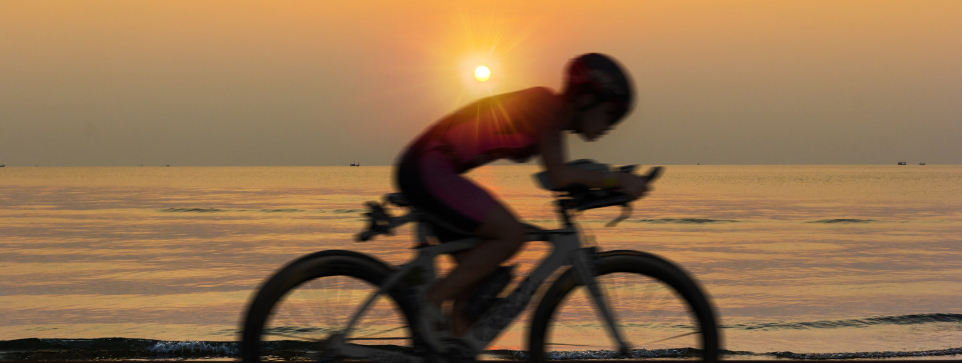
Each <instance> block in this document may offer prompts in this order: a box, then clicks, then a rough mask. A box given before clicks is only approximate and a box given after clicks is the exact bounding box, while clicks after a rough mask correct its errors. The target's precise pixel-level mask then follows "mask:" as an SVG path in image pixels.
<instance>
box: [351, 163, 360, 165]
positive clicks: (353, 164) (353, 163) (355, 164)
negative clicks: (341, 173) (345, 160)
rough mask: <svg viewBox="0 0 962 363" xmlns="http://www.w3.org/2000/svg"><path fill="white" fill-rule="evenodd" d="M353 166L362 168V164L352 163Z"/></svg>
mask: <svg viewBox="0 0 962 363" xmlns="http://www.w3.org/2000/svg"><path fill="white" fill-rule="evenodd" d="M351 166H361V163H351Z"/></svg>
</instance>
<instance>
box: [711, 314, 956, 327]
mask: <svg viewBox="0 0 962 363" xmlns="http://www.w3.org/2000/svg"><path fill="white" fill-rule="evenodd" d="M929 323H962V314H910V315H893V316H876V317H871V318H864V319H841V320H818V321H805V322H785V323H760V324H733V325H726V326H723V328H726V329H737V330H782V329H788V330H802V329H833V328H851V327H855V328H864V327H870V326H876V325H917V324H929Z"/></svg>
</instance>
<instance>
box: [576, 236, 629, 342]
mask: <svg viewBox="0 0 962 363" xmlns="http://www.w3.org/2000/svg"><path fill="white" fill-rule="evenodd" d="M569 258H570V262H571V269H572V270H573V271H574V274H575V279H577V281H578V283H579V284H581V285H583V286H586V287H587V288H588V292H590V293H591V299H592V300H593V301H594V303H595V309H596V311H597V312H598V313H599V314H601V316H602V317H604V319H605V325H606V327H607V328H608V334H609V335H610V336H611V339H613V340H615V341H616V342H618V352H619V353H621V354H623V355H624V354H628V343H627V342H625V339H624V338H623V337H622V333H621V330H620V329H619V327H618V326H617V325H615V316H614V313H613V312H612V311H611V309H609V308H608V303H607V301H606V299H605V295H604V293H603V292H602V291H601V288H600V287H598V282H597V281H596V280H595V276H597V271H596V269H595V261H596V259H597V255H596V252H595V248H594V247H585V248H580V249H578V250H576V251H573V252H571V254H570V255H569Z"/></svg>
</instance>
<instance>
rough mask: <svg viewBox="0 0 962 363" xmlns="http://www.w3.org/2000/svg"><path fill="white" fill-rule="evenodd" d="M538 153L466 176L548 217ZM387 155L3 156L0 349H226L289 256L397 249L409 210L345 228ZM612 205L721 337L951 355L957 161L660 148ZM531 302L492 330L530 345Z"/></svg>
mask: <svg viewBox="0 0 962 363" xmlns="http://www.w3.org/2000/svg"><path fill="white" fill-rule="evenodd" d="M643 169H644V168H642V170H643ZM537 170H538V169H537V167H536V166H527V165H518V166H506V165H499V166H487V167H482V168H479V169H477V170H475V171H472V172H471V173H470V174H469V177H471V178H472V179H474V180H476V181H478V182H479V183H480V184H483V185H485V186H486V187H487V188H488V189H489V190H490V191H491V192H492V193H495V194H496V195H498V196H499V197H500V198H501V199H502V200H505V201H507V203H508V205H509V206H510V207H511V208H512V209H513V210H514V211H515V212H516V214H517V215H519V216H520V217H521V218H522V219H524V220H525V221H527V222H531V223H534V224H537V225H540V226H542V227H545V228H555V227H556V226H557V225H558V224H557V221H556V220H555V215H554V212H553V209H552V206H551V200H552V195H551V193H549V192H546V191H544V190H541V189H538V188H537V187H536V185H535V184H534V183H533V182H532V179H531V174H532V173H534V172H536V171H537ZM390 174H391V167H386V166H385V167H379V166H364V167H112V168H94V167H89V168H88V167H75V168H53V167H51V168H44V167H34V168H25V167H7V168H2V169H0V358H3V357H4V354H8V355H7V356H6V357H7V358H11V357H13V358H16V357H17V356H15V355H10V354H13V353H11V352H24V351H30V350H31V349H50V347H68V348H63V349H66V350H70V349H73V350H74V351H83V350H84V349H88V350H89V349H101V348H91V347H94V346H102V345H107V346H109V345H110V344H121V343H117V342H122V344H121V345H123V346H126V347H131V346H138V347H140V348H137V349H140V350H139V351H141V352H154V353H157V354H165V357H173V358H188V357H193V356H194V355H192V354H195V353H188V351H193V349H197V352H207V353H198V354H201V355H205V356H224V357H229V356H232V354H236V344H232V343H230V342H232V341H236V340H237V338H238V330H239V325H240V322H241V320H242V318H241V315H242V313H243V311H244V308H245V306H246V303H247V301H248V300H249V299H250V298H251V297H252V294H253V293H254V291H255V289H256V288H257V287H258V285H259V284H261V283H262V282H263V281H264V280H265V279H266V278H267V277H268V276H270V275H271V273H273V272H274V271H276V270H277V269H279V268H280V267H282V266H283V265H284V264H285V263H287V262H289V261H291V260H293V259H295V258H297V257H299V256H302V255H305V254H308V253H311V252H316V251H321V250H328V249H351V250H356V251H361V252H364V253H368V254H371V255H374V256H376V257H378V258H380V259H382V260H384V261H387V262H389V263H393V264H401V263H403V262H404V261H406V260H408V259H410V258H411V257H412V256H413V252H412V250H411V247H412V245H413V243H412V240H411V232H410V228H409V227H407V226H405V227H402V228H401V229H400V230H399V231H398V233H397V234H395V235H394V236H381V237H378V238H376V239H375V240H373V241H370V242H365V243H355V242H354V241H353V235H354V234H355V233H357V232H359V231H360V230H361V229H362V227H363V221H362V219H361V216H360V213H362V212H363V209H362V208H363V203H364V202H365V201H370V200H378V199H380V196H381V195H383V194H385V193H388V192H390V191H392V185H391V178H390ZM619 212H620V210H619V209H618V208H606V209H597V210H591V211H588V212H585V213H584V214H583V215H582V216H581V217H580V218H579V224H580V225H581V226H582V227H583V228H584V230H585V232H587V233H588V234H589V235H592V236H594V239H595V241H596V244H597V245H598V246H599V248H600V249H602V250H615V249H634V250H641V251H646V252H650V253H654V254H657V255H660V256H662V257H664V258H667V259H669V260H671V261H674V262H675V263H677V264H679V265H681V266H682V267H683V268H685V269H686V270H687V271H689V272H690V273H691V274H692V275H693V276H695V277H696V279H697V280H698V281H699V282H700V283H701V284H702V286H703V287H704V288H705V289H706V290H707V292H708V294H709V295H710V296H711V297H712V301H713V302H714V304H715V306H716V307H717V312H718V315H719V320H720V323H721V325H722V328H723V329H722V330H723V334H724V335H723V336H724V342H723V347H724V349H726V350H728V351H730V352H737V353H731V354H733V355H731V356H736V355H737V356H741V357H767V358H771V357H786V358H812V357H815V358H826V357H841V358H856V357H873V356H874V357H883V356H938V357H942V358H946V357H956V358H958V357H960V354H962V303H960V301H962V264H960V263H959V261H962V166H958V165H925V166H921V165H905V166H897V165H884V166H879V165H832V166H720V165H697V166H693V165H677V166H666V167H665V173H664V175H663V177H662V179H660V180H658V181H657V182H656V183H655V185H654V190H653V191H652V192H651V193H650V195H649V196H648V197H646V198H645V199H643V200H640V201H638V202H637V203H635V208H634V212H633V214H632V216H631V217H630V218H629V219H627V220H625V221H624V222H622V223H621V224H619V225H618V226H616V227H611V228H609V227H605V223H606V222H607V221H609V220H611V219H613V218H615V217H616V216H617V215H618V214H619ZM545 251H546V249H545V245H544V244H542V243H530V244H528V245H527V246H526V247H525V248H524V249H523V251H522V253H520V254H519V255H517V256H516V257H514V258H513V260H512V261H511V262H509V263H512V264H518V266H519V269H520V270H521V271H522V272H523V271H527V270H526V268H525V267H526V266H531V265H532V264H533V263H534V262H535V261H537V260H538V258H540V256H541V255H542V254H544V253H545ZM528 319H529V316H528V315H525V316H523V317H520V318H519V319H518V321H516V323H515V324H513V325H512V326H511V327H510V328H509V330H508V331H507V332H506V333H505V334H503V335H502V337H501V338H499V340H498V341H496V342H494V343H493V344H492V348H494V349H502V350H507V351H515V350H524V349H525V347H524V342H525V334H526V333H525V330H524V326H525V323H526V322H527V321H528ZM108 338H109V339H108ZM37 347H40V348H37ZM42 347H47V348H42ZM69 347H74V348H69ZM85 347H86V348H85ZM205 347H206V348H205ZM188 348H189V349H188ZM151 349H153V350H151ZM178 349H179V350H178ZM205 349H206V350H205ZM5 352H6V353H5ZM178 352H179V353H178ZM98 354H99V353H98ZM145 354H148V355H150V354H152V353H145ZM94 355H97V354H94ZM97 356H99V355H97Z"/></svg>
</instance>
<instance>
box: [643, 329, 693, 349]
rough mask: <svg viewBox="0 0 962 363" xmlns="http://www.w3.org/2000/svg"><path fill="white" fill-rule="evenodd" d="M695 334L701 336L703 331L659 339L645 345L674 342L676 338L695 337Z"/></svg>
mask: <svg viewBox="0 0 962 363" xmlns="http://www.w3.org/2000/svg"><path fill="white" fill-rule="evenodd" d="M693 334H701V330H699V331H693V332H691V333H685V334H679V335H676V336H673V337H668V338H665V339H659V340H655V341H651V342H647V343H644V345H647V344H654V343H661V342H664V341H668V340H672V339H676V338H681V337H685V336H689V335H693Z"/></svg>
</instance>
